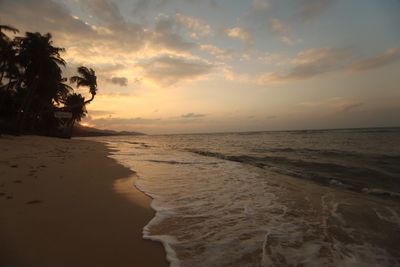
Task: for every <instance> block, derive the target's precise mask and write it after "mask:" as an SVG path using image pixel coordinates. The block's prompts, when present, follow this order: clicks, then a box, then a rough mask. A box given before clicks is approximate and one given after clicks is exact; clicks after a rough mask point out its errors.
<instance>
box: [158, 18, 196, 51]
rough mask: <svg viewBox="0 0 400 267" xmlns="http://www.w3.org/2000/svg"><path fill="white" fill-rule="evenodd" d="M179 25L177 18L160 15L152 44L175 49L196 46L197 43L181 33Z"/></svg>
mask: <svg viewBox="0 0 400 267" xmlns="http://www.w3.org/2000/svg"><path fill="white" fill-rule="evenodd" d="M179 27H180V25H179V24H178V23H177V21H176V18H174V17H170V16H167V15H159V16H158V17H157V21H156V25H155V29H154V33H153V38H152V39H153V40H152V46H154V47H155V48H167V49H169V50H173V51H182V50H185V51H187V50H191V49H192V48H194V47H195V46H196V45H195V44H194V43H193V42H190V41H186V40H185V39H184V38H183V37H182V36H181V35H180V34H179Z"/></svg>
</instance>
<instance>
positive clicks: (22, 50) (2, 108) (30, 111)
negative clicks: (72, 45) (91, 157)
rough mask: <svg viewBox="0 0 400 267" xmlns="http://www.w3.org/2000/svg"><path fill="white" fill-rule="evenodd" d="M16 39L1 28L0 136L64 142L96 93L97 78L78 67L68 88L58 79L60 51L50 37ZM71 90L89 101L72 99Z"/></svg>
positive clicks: (10, 31)
mask: <svg viewBox="0 0 400 267" xmlns="http://www.w3.org/2000/svg"><path fill="white" fill-rule="evenodd" d="M18 33H19V31H18V30H17V29H16V28H14V27H12V26H9V25H0V133H1V132H6V133H13V134H25V133H30V134H42V135H56V136H57V135H61V136H64V137H69V136H70V135H71V130H72V127H73V125H74V122H75V121H80V120H81V119H82V118H83V117H84V116H85V115H86V114H87V110H86V105H87V104H89V103H90V102H91V101H93V99H94V97H95V95H96V93H97V77H96V73H95V71H94V70H93V69H91V68H87V67H85V66H80V67H78V68H77V74H78V75H74V76H72V77H70V79H69V83H70V84H68V78H66V77H64V75H63V71H64V70H65V67H66V65H67V63H66V61H65V60H64V59H63V57H62V53H64V52H65V49H64V48H61V47H57V46H55V45H54V43H53V36H52V35H51V34H50V33H46V34H41V33H38V32H26V33H25V34H24V35H22V36H18V35H17V34H18ZM73 84H76V87H77V88H79V87H88V88H89V93H90V95H91V97H90V98H89V99H87V100H86V99H85V97H84V96H82V95H81V94H78V93H76V92H75V91H74V88H73V87H71V85H73ZM57 114H58V116H57ZM60 114H61V115H62V116H61V115H60Z"/></svg>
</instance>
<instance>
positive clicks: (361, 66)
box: [350, 48, 400, 72]
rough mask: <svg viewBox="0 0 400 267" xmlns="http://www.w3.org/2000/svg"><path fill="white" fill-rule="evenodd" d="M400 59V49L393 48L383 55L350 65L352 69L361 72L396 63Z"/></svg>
mask: <svg viewBox="0 0 400 267" xmlns="http://www.w3.org/2000/svg"><path fill="white" fill-rule="evenodd" d="M399 59H400V53H399V49H398V48H391V49H388V50H387V51H386V52H385V53H383V54H381V55H378V56H375V57H371V58H367V59H363V60H360V61H358V62H355V63H354V64H352V65H351V66H350V70H352V71H357V72H360V71H366V70H370V69H376V68H380V67H383V66H386V65H389V64H391V63H394V62H396V61H398V60H399Z"/></svg>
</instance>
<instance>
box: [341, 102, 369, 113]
mask: <svg viewBox="0 0 400 267" xmlns="http://www.w3.org/2000/svg"><path fill="white" fill-rule="evenodd" d="M362 105H364V103H361V102H357V103H342V104H340V105H338V106H337V111H339V112H349V111H351V110H353V109H356V108H358V107H361V106H362Z"/></svg>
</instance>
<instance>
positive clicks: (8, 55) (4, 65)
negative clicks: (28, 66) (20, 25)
mask: <svg viewBox="0 0 400 267" xmlns="http://www.w3.org/2000/svg"><path fill="white" fill-rule="evenodd" d="M3 31H8V32H12V33H14V34H16V33H18V32H19V31H18V30H17V29H16V28H13V27H11V26H8V25H0V83H1V82H2V80H3V77H4V75H5V74H6V72H7V71H8V70H9V69H10V68H11V67H12V66H11V65H14V64H13V63H15V62H13V61H14V60H13V59H15V55H16V51H15V48H14V43H13V42H12V41H11V40H10V38H9V37H8V36H7V35H6V34H5V33H4V32H3Z"/></svg>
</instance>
